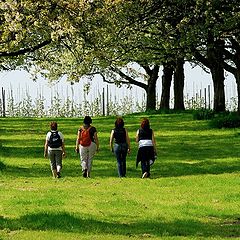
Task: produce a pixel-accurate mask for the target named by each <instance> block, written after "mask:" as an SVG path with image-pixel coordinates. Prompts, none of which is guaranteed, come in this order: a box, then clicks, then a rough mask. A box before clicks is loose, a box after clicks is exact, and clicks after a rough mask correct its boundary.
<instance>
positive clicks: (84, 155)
mask: <svg viewBox="0 0 240 240" xmlns="http://www.w3.org/2000/svg"><path fill="white" fill-rule="evenodd" d="M91 124H92V119H91V117H89V116H86V117H85V118H84V120H83V126H81V127H80V129H79V130H78V135H77V140H76V148H75V151H76V152H79V154H80V160H81V166H82V174H83V177H85V178H89V177H90V173H91V169H92V160H93V156H94V155H95V153H96V151H98V150H99V142H98V136H97V130H96V128H95V127H93V126H92V125H91Z"/></svg>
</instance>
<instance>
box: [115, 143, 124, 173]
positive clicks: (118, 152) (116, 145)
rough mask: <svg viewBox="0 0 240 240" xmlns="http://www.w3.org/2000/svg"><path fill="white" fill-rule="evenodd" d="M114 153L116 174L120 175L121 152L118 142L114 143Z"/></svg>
mask: <svg viewBox="0 0 240 240" xmlns="http://www.w3.org/2000/svg"><path fill="white" fill-rule="evenodd" d="M114 154H115V156H116V159H117V170H118V176H119V177H122V176H123V172H122V152H121V146H120V144H114Z"/></svg>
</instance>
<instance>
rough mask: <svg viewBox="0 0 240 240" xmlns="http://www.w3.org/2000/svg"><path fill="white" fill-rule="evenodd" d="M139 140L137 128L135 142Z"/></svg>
mask: <svg viewBox="0 0 240 240" xmlns="http://www.w3.org/2000/svg"><path fill="white" fill-rule="evenodd" d="M138 142H139V130H137V133H136V143H138Z"/></svg>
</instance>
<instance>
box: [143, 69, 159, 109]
mask: <svg viewBox="0 0 240 240" xmlns="http://www.w3.org/2000/svg"><path fill="white" fill-rule="evenodd" d="M144 69H145V71H146V72H147V74H148V76H149V79H148V84H147V88H146V93H147V104H146V111H151V110H156V83H157V80H158V72H159V65H155V66H154V67H153V69H150V68H149V67H148V66H145V67H144Z"/></svg>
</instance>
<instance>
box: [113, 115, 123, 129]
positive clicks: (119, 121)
mask: <svg viewBox="0 0 240 240" xmlns="http://www.w3.org/2000/svg"><path fill="white" fill-rule="evenodd" d="M123 126H124V121H123V119H122V118H121V117H118V118H117V119H116V121H115V127H116V128H123Z"/></svg>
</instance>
